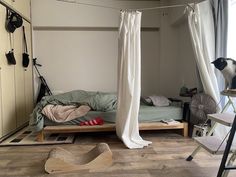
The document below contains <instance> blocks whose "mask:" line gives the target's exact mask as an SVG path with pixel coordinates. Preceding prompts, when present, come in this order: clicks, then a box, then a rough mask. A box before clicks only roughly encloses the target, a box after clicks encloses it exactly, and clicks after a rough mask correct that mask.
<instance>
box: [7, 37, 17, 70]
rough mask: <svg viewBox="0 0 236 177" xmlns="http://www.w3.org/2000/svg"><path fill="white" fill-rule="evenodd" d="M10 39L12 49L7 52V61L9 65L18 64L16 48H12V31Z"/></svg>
mask: <svg viewBox="0 0 236 177" xmlns="http://www.w3.org/2000/svg"><path fill="white" fill-rule="evenodd" d="M9 39H10V48H11V50H10V51H9V52H8V53H6V58H7V62H8V64H9V65H15V64H16V59H15V56H14V49H13V48H12V38H11V33H9Z"/></svg>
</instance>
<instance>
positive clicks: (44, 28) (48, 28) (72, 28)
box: [33, 26, 160, 31]
mask: <svg viewBox="0 0 236 177" xmlns="http://www.w3.org/2000/svg"><path fill="white" fill-rule="evenodd" d="M33 30H35V31H118V27H77V26H34V27H33ZM159 30H160V29H159V27H142V28H141V31H159Z"/></svg>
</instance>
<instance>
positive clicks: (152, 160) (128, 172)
mask: <svg viewBox="0 0 236 177" xmlns="http://www.w3.org/2000/svg"><path fill="white" fill-rule="evenodd" d="M141 135H142V137H143V138H144V139H146V140H150V141H152V142H153V144H152V145H150V146H149V147H147V148H144V149H136V150H130V149H127V148H126V147H125V146H124V145H123V144H122V143H121V142H120V140H119V139H118V138H117V137H116V135H115V134H114V133H82V134H81V133H80V134H78V135H77V138H76V141H75V143H74V144H69V145H68V144H67V145H57V146H60V147H62V148H65V149H66V150H69V151H71V152H72V153H74V154H75V155H79V154H83V153H85V152H87V151H88V150H90V149H92V148H93V147H94V146H95V145H96V144H97V143H100V142H106V143H108V144H109V146H110V148H111V150H112V152H113V161H114V163H113V165H112V166H111V167H109V168H107V169H106V170H101V171H96V172H89V171H80V172H75V173H65V174H60V175H58V174H55V175H48V174H46V173H45V172H44V163H45V160H46V159H47V156H48V153H49V151H50V150H51V149H52V148H53V147H55V146H56V145H53V146H24V147H16V146H14V147H13V146H12V147H0V176H1V177H7V176H34V177H40V176H60V177H66V176H68V177H77V176H80V177H81V176H87V177H114V176H119V177H123V176H124V177H149V176H150V177H151V176H152V177H215V176H216V174H217V171H218V167H219V164H220V160H221V156H213V155H209V154H208V153H207V152H206V151H204V150H202V151H201V152H200V153H198V154H197V156H196V157H195V159H193V161H192V162H187V161H185V158H186V157H187V156H188V155H189V154H190V153H191V152H192V150H193V149H194V147H195V145H196V144H195V143H194V142H193V140H192V139H190V138H183V137H182V136H180V135H177V134H173V133H160V132H158V131H152V132H143V133H141ZM229 176H230V177H233V176H236V171H232V172H230V175H229Z"/></svg>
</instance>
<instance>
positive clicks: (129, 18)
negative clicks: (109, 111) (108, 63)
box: [116, 11, 151, 149]
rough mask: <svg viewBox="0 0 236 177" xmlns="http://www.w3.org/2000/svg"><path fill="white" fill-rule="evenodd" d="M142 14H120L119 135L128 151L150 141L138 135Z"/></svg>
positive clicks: (126, 12)
mask: <svg viewBox="0 0 236 177" xmlns="http://www.w3.org/2000/svg"><path fill="white" fill-rule="evenodd" d="M141 15H142V13H141V12H138V11H121V14H120V18H121V19H120V28H119V63H118V107H117V115H116V133H117V135H118V137H119V138H120V139H121V140H122V141H123V142H124V144H125V145H126V146H127V147H128V148H131V149H133V148H143V147H144V146H147V145H148V144H150V143H151V142H149V141H145V140H143V139H142V138H141V137H140V135H139V126H138V113H139V104H140V94H141V51H140V50H141V49H140V28H141Z"/></svg>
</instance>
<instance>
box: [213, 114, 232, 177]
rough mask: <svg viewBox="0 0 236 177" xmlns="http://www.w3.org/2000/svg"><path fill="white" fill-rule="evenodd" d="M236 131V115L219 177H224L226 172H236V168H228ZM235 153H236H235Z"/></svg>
mask: <svg viewBox="0 0 236 177" xmlns="http://www.w3.org/2000/svg"><path fill="white" fill-rule="evenodd" d="M235 131H236V115H235V117H234V122H233V125H232V127H231V130H230V134H229V138H228V141H227V145H226V147H225V151H224V155H223V157H222V160H221V164H220V168H219V171H218V174H217V177H222V175H223V173H224V172H225V170H236V166H226V163H227V159H228V156H229V153H230V149H231V146H232V143H233V140H234V135H235ZM234 153H236V152H234Z"/></svg>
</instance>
